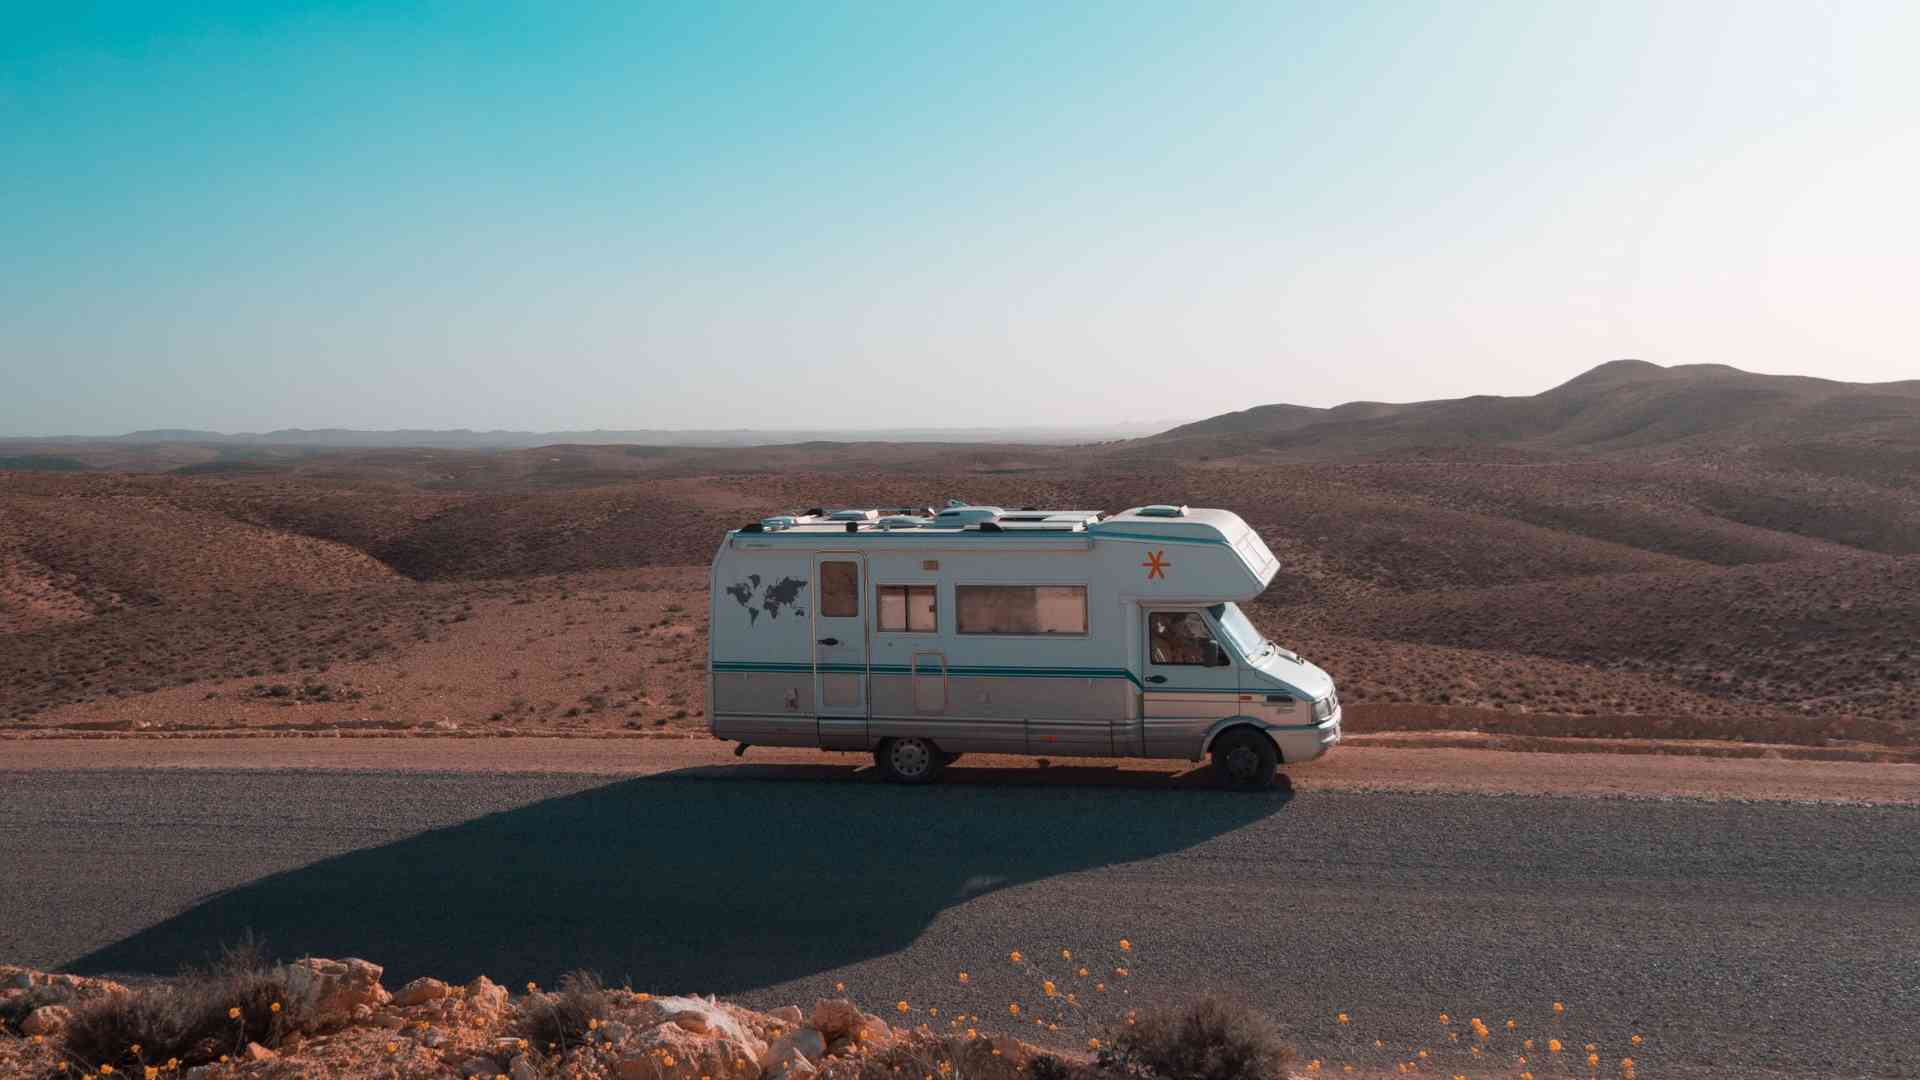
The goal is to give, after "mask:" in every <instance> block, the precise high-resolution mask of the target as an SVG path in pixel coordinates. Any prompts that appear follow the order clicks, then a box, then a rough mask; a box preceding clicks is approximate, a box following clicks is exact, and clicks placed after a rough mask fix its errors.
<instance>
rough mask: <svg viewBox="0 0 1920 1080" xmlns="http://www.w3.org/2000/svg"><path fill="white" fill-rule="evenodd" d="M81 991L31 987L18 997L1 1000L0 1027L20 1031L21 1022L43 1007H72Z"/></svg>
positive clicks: (55, 987)
mask: <svg viewBox="0 0 1920 1080" xmlns="http://www.w3.org/2000/svg"><path fill="white" fill-rule="evenodd" d="M79 996H80V991H78V990H76V989H74V988H73V987H71V986H31V987H28V988H27V989H26V990H25V991H24V992H22V993H21V994H19V995H18V996H16V997H12V998H7V999H5V1000H0V1027H6V1028H11V1029H15V1030H18V1029H19V1027H20V1023H21V1021H23V1020H25V1019H26V1018H27V1016H28V1014H30V1013H32V1012H33V1010H35V1009H37V1008H39V1007H41V1006H42V1005H71V1004H73V1002H74V999H76V998H78V997H79Z"/></svg>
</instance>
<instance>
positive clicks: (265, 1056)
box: [241, 1042, 280, 1061]
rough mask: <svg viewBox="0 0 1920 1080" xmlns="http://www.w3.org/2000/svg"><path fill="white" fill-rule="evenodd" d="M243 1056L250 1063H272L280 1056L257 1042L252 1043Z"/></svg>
mask: <svg viewBox="0 0 1920 1080" xmlns="http://www.w3.org/2000/svg"><path fill="white" fill-rule="evenodd" d="M241 1056H242V1057H244V1058H246V1059H247V1060H248V1061H272V1060H273V1059H274V1058H277V1057H279V1056H280V1055H279V1054H276V1053H274V1052H273V1051H271V1050H269V1049H267V1048H266V1047H264V1046H261V1045H260V1044H259V1043H257V1042H250V1043H248V1044H247V1050H246V1053H244V1054H242V1055H241Z"/></svg>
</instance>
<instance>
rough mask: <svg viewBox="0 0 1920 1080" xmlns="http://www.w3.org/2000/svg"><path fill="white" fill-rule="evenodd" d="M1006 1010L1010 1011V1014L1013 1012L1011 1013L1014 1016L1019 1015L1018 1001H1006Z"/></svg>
mask: <svg viewBox="0 0 1920 1080" xmlns="http://www.w3.org/2000/svg"><path fill="white" fill-rule="evenodd" d="M1007 1011H1008V1012H1010V1013H1012V1014H1013V1015H1015V1016H1019V1015H1020V1003H1019V1002H1017V1001H1012V1002H1008V1003H1007Z"/></svg>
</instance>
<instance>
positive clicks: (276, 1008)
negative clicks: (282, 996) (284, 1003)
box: [267, 1001, 280, 1013]
mask: <svg viewBox="0 0 1920 1080" xmlns="http://www.w3.org/2000/svg"><path fill="white" fill-rule="evenodd" d="M267 1011H268V1012H271V1013H277V1012H279V1011H280V1003H279V1002H277V1001H276V1002H274V1003H273V1004H271V1005H269V1006H267Z"/></svg>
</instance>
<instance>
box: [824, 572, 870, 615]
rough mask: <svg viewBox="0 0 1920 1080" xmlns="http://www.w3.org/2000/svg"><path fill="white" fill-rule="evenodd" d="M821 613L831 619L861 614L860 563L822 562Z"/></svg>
mask: <svg viewBox="0 0 1920 1080" xmlns="http://www.w3.org/2000/svg"><path fill="white" fill-rule="evenodd" d="M820 614H822V615H824V616H826V617H827V618H829V619H851V618H854V617H855V616H857V615H859V614H860V564H859V563H857V562H823V563H821V564H820Z"/></svg>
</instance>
